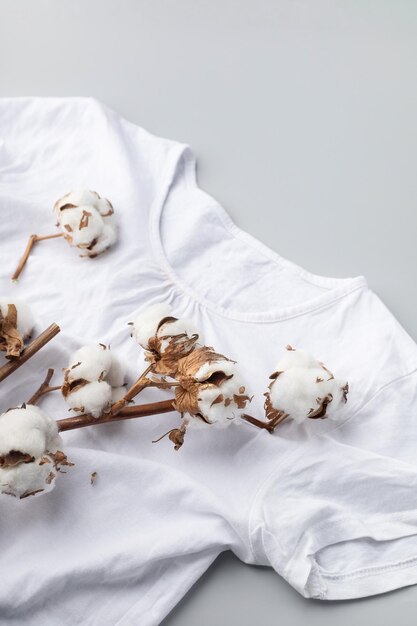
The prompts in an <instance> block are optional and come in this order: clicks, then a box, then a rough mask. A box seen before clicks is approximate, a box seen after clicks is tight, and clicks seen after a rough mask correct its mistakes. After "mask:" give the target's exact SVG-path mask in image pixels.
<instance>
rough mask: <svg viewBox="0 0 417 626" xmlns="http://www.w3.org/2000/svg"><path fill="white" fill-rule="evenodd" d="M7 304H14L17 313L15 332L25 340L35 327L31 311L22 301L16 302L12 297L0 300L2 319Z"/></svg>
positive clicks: (6, 310)
mask: <svg viewBox="0 0 417 626" xmlns="http://www.w3.org/2000/svg"><path fill="white" fill-rule="evenodd" d="M9 304H14V305H15V307H16V311H17V331H18V333H19V334H20V335H21V336H22V339H27V338H28V337H30V335H31V334H32V330H33V327H34V325H35V322H34V319H33V315H32V311H31V310H30V307H29V306H28V305H27V304H26V302H23V301H22V300H16V299H15V298H14V297H10V298H7V297H6V298H4V297H2V298H0V311H1V314H2V316H3V317H6V315H7V313H8V309H9Z"/></svg>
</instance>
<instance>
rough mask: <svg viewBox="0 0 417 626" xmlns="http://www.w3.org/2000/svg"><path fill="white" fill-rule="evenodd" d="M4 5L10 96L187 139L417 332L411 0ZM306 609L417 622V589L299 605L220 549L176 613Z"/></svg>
mask: <svg viewBox="0 0 417 626" xmlns="http://www.w3.org/2000/svg"><path fill="white" fill-rule="evenodd" d="M0 10H1V15H0V95H1V96H19V95H45V96H47V95H55V96H73V95H86V96H90V95H92V96H95V97H97V98H99V99H101V100H102V101H103V102H105V103H106V104H108V105H109V106H111V107H112V108H114V109H116V110H117V111H119V112H120V113H121V114H122V115H124V116H125V117H127V118H128V119H130V120H131V121H133V122H136V123H138V124H140V125H142V126H144V127H145V128H147V129H148V130H150V131H152V132H154V133H157V134H159V135H162V136H166V137H170V138H172V139H176V140H179V141H183V142H187V143H189V144H190V145H191V146H192V147H193V149H194V151H195V152H196V154H197V156H198V159H199V180H200V184H201V186H202V187H203V189H205V190H206V191H208V192H209V193H211V194H212V195H214V196H215V197H217V199H219V200H220V201H221V202H222V203H223V205H224V206H225V208H226V209H227V210H228V212H229V214H230V215H231V216H232V218H233V219H234V220H235V221H236V222H237V224H238V225H239V226H240V227H241V228H243V229H244V230H247V231H249V232H250V233H251V234H253V235H255V236H256V237H258V238H259V239H261V240H262V241H263V242H265V243H266V244H267V245H269V246H270V247H271V248H274V249H275V250H277V251H278V252H279V253H280V254H281V255H282V256H284V257H287V258H289V259H291V260H292V261H295V262H296V263H298V264H300V265H302V266H304V267H306V268H307V269H308V270H310V271H312V272H314V273H318V274H324V275H327V276H340V277H344V276H356V275H358V274H364V275H365V276H366V277H367V279H368V283H369V285H370V286H371V288H373V289H374V290H375V291H376V292H377V293H378V294H379V296H380V297H381V298H382V299H383V300H384V302H385V303H386V304H387V305H388V306H389V307H390V309H391V310H392V311H393V312H394V313H395V315H396V316H397V317H398V318H399V320H400V321H401V322H402V324H403V325H404V327H405V328H406V330H407V331H408V332H409V333H410V334H411V335H412V336H413V337H414V338H415V339H417V315H416V304H417V298H416V287H415V282H416V278H417V263H416V261H417V250H416V243H415V242H416V235H417V193H416V191H417V189H416V187H417V177H416V164H417V159H416V157H417V141H416V139H417V81H416V58H417V3H416V2H414V1H413V0H402V1H398V0H397V1H395V0H391V2H388V1H384V0H375V1H371V0H357V1H355V0H351V1H347V0H345V1H337V0H333V1H330V0H329V1H326V0H316V1H314V2H313V1H311V0H291V1H290V0H281V1H277V0H276V1H274V0H269V1H268V0H256V1H255V0H252V1H243V0H242V1H238V0H214V1H213V0H212V1H211V2H209V1H204V0H175V1H167V0H165V1H164V0H152V1H147V2H145V1H134V0H117V1H116V0H71V1H69V0H60V1H57V0H37V1H36V2H34V1H33V0H13V1H5V0H0ZM74 158H76V155H74ZM301 620H305V621H306V623H308V625H309V626H315V625H319V624H320V626H327V625H330V624H332V625H333V624H334V623H335V622H336V623H338V624H339V626H344V625H346V626H347V625H349V626H350V625H351V624H353V623H355V624H359V625H362V624H368V623H369V622H370V620H375V621H376V620H378V623H379V625H380V626H384V625H387V624H393V623H394V622H395V623H396V624H398V625H400V624H401V625H408V624H413V625H414V624H416V622H417V587H409V588H406V589H401V590H398V591H395V592H392V593H389V594H384V595H383V596H378V597H373V598H369V599H362V600H357V601H347V602H330V603H324V602H320V601H312V600H305V599H303V598H302V597H301V596H299V595H298V594H297V593H296V592H295V591H294V590H293V589H292V588H290V587H289V586H288V584H287V583H285V582H284V581H283V580H282V579H280V578H279V577H278V575H277V574H275V573H274V572H273V571H272V570H269V569H266V568H259V567H249V566H247V565H243V564H242V563H240V562H239V561H238V560H237V559H236V558H235V557H233V555H230V554H224V555H222V556H221V557H220V558H219V559H218V560H217V561H216V563H215V564H214V565H213V566H212V568H211V569H210V570H209V571H208V572H207V574H206V575H205V576H203V578H202V579H201V580H200V581H199V582H198V583H197V585H195V586H194V588H193V589H192V590H191V591H190V592H189V593H188V594H187V596H186V598H185V600H183V601H182V602H181V603H180V604H179V606H178V607H177V608H176V609H175V610H174V611H173V613H172V614H171V616H169V617H168V618H167V619H166V620H165V622H164V626H195V625H196V624H198V625H199V626H223V625H227V626H234V625H235V624H236V625H239V626H253V625H254V624H258V625H260V626H269V625H272V624H274V625H275V624H280V625H284V626H286V625H287V624H288V625H292V624H297V625H298V624H300V623H301ZM138 626H140V625H138Z"/></svg>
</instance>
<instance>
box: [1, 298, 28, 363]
mask: <svg viewBox="0 0 417 626" xmlns="http://www.w3.org/2000/svg"><path fill="white" fill-rule="evenodd" d="M33 326H34V321H33V316H32V313H31V310H30V308H29V306H28V305H27V304H26V303H25V302H22V301H17V300H15V299H14V298H0V351H3V352H6V358H9V359H10V358H16V357H19V356H20V354H21V352H22V350H23V348H24V341H25V339H27V338H28V337H30V335H31V333H32V330H33Z"/></svg>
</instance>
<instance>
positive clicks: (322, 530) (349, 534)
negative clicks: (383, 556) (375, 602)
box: [283, 510, 417, 600]
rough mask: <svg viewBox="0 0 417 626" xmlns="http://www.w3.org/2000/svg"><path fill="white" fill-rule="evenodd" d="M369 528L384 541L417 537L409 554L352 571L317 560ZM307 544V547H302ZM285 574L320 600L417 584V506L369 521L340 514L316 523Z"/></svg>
mask: <svg viewBox="0 0 417 626" xmlns="http://www.w3.org/2000/svg"><path fill="white" fill-rule="evenodd" d="M369 530H370V531H371V532H372V533H373V534H374V535H375V537H376V540H377V541H381V542H388V541H401V539H405V538H414V539H415V545H414V546H413V548H414V549H413V552H412V553H411V554H410V556H408V557H407V558H399V559H398V560H390V561H389V562H386V563H381V564H380V565H376V566H372V567H369V566H367V567H362V568H357V569H355V570H353V571H348V570H344V569H343V567H344V565H343V567H341V569H340V571H339V572H338V573H334V572H327V571H326V570H324V569H323V568H322V567H321V566H320V564H319V563H318V561H317V560H316V558H315V554H317V552H318V551H319V550H320V549H323V548H329V547H330V548H331V546H332V545H335V544H337V543H340V542H344V541H355V540H358V539H361V538H363V537H365V536H367V532H369ZM307 545H309V549H308V551H307V549H303V547H305V548H306V546H307ZM283 576H284V578H285V579H286V580H288V582H289V583H290V584H291V585H292V586H293V587H294V588H295V589H297V591H298V592H299V593H301V595H303V596H304V597H306V598H314V599H319V600H351V599H356V598H362V597H367V596H372V595H377V594H381V593H385V592H388V591H393V590H394V589H398V588H401V587H406V586H410V585H414V584H417V510H411V511H407V512H398V513H393V514H391V515H388V516H383V518H371V519H367V520H366V523H364V522H363V521H362V520H357V519H350V520H346V519H343V518H341V519H340V520H339V521H335V520H332V521H329V522H327V523H325V524H322V525H320V526H319V527H317V526H316V527H313V528H311V529H309V530H308V531H307V532H306V533H305V535H304V537H303V540H302V541H300V545H299V547H298V549H297V553H296V555H294V556H293V558H292V559H291V560H290V561H289V563H288V564H287V566H286V567H285V569H284V570H283Z"/></svg>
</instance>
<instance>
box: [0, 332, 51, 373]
mask: <svg viewBox="0 0 417 626" xmlns="http://www.w3.org/2000/svg"><path fill="white" fill-rule="evenodd" d="M60 331H61V329H60V327H59V326H58V325H57V324H51V325H50V326H49V327H48V328H47V329H46V330H44V331H43V333H41V334H40V335H39V336H38V337H36V339H34V340H33V341H32V342H31V343H30V344H28V345H27V346H26V348H25V349H24V350H23V352H22V354H21V355H20V357H19V358H18V359H14V360H13V361H9V362H8V363H6V364H5V365H3V366H2V367H0V382H1V381H2V380H4V379H5V378H7V377H8V376H10V374H12V373H13V372H14V371H16V370H17V369H18V368H19V367H20V366H21V365H23V363H26V361H28V360H29V359H30V358H31V357H32V356H33V355H34V354H36V353H37V352H39V350H41V348H43V347H44V346H45V345H46V344H47V343H49V341H51V339H53V338H54V337H55V336H56V335H57V334H58V333H59V332H60Z"/></svg>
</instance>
